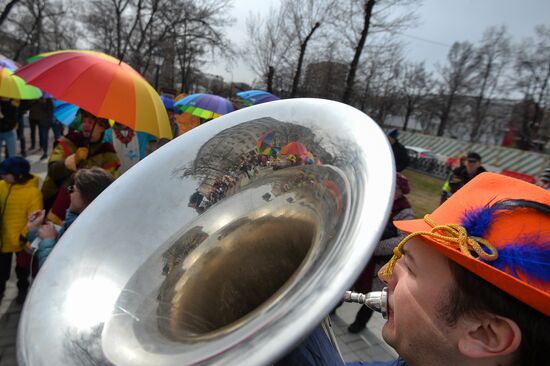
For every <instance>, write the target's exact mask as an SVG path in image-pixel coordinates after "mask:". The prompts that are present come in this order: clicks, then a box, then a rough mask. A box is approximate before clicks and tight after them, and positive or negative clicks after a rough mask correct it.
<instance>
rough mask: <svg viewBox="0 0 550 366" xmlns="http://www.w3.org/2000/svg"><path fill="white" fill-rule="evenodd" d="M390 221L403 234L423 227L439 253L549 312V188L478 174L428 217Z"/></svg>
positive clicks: (500, 176)
mask: <svg viewBox="0 0 550 366" xmlns="http://www.w3.org/2000/svg"><path fill="white" fill-rule="evenodd" d="M427 216H428V215H427ZM394 224H395V226H396V227H397V228H399V229H400V230H401V231H403V232H405V233H409V234H410V233H414V232H419V231H421V232H424V233H423V234H419V235H421V236H422V237H423V238H424V239H425V242H427V243H429V244H430V245H431V246H432V247H433V248H435V249H437V250H438V251H439V252H441V253H442V254H443V255H445V256H447V257H448V258H449V259H451V260H452V261H454V262H456V263H458V264H459V265H461V266H462V267H464V268H466V269H467V270H469V271H471V272H473V273H475V274H476V275H478V276H479V277H481V278H483V279H484V280H486V281H487V282H490V283H491V284H493V285H495V286H496V287H498V288H500V289H501V290H503V291H505V292H507V293H508V294H510V295H512V296H514V297H515V298H517V299H519V300H520V301H522V302H524V303H526V304H528V305H529V306H531V307H533V308H535V309H537V310H538V311H540V312H542V313H543V314H545V315H547V316H550V192H548V191H546V190H544V189H542V188H540V187H537V186H535V185H533V184H530V183H527V182H524V181H522V180H519V179H515V178H511V177H507V176H504V175H500V174H495V173H482V174H480V175H478V176H476V177H475V178H474V179H472V180H471V181H470V182H469V183H468V184H466V185H465V186H464V187H462V188H461V189H460V190H458V191H457V192H456V193H455V194H454V195H452V196H451V197H450V198H449V199H448V200H447V201H445V202H444V203H443V204H442V205H441V206H439V207H438V208H437V209H436V210H435V211H434V212H433V213H432V214H431V215H429V217H426V218H425V219H419V220H408V221H395V222H394ZM440 226H444V227H440ZM429 232H431V233H429ZM464 234H465V235H464ZM461 235H462V236H463V237H462V238H461ZM466 235H467V239H468V240H466V241H465V239H464V238H465V237H466ZM443 237H445V238H443ZM449 237H450V239H449ZM406 239H407V238H406ZM403 244H405V240H404V241H403V242H402V244H400V246H399V247H398V248H399V249H397V250H396V252H397V253H396V256H395V257H394V258H393V259H392V261H390V263H391V262H395V260H397V258H399V254H400V253H399V250H400V247H401V246H402V245H403ZM480 244H481V245H480ZM461 246H462V248H461ZM389 267H391V266H389ZM390 271H391V269H390Z"/></svg>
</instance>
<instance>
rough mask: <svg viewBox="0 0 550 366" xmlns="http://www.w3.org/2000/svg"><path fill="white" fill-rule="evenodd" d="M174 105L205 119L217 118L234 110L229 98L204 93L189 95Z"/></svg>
mask: <svg viewBox="0 0 550 366" xmlns="http://www.w3.org/2000/svg"><path fill="white" fill-rule="evenodd" d="M174 107H176V108H179V110H181V111H182V112H186V113H191V114H192V115H193V116H197V117H200V118H203V119H212V118H217V117H219V116H221V115H223V114H227V113H229V112H233V104H231V102H230V101H228V100H227V99H225V98H222V97H220V96H217V95H213V94H204V93H196V94H191V95H188V96H186V97H185V98H182V99H180V100H178V101H177V102H176V103H174Z"/></svg>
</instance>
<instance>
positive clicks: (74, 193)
mask: <svg viewBox="0 0 550 366" xmlns="http://www.w3.org/2000/svg"><path fill="white" fill-rule="evenodd" d="M113 180H114V178H113V176H112V175H111V174H110V173H109V172H107V171H106V170H103V169H101V168H97V167H93V168H90V169H80V170H78V171H77V172H76V173H75V176H74V183H73V184H72V185H70V186H69V187H68V190H69V194H70V205H69V208H68V209H67V214H66V215H65V221H64V222H63V226H62V227H56V226H54V224H53V223H52V222H50V221H48V222H46V223H45V224H42V222H43V221H44V217H45V211H44V210H40V211H37V212H34V213H33V215H32V216H31V218H30V219H29V221H28V222H27V229H28V231H29V233H28V235H27V238H28V240H29V241H34V240H37V242H35V244H34V245H33V247H35V248H36V255H37V257H38V262H39V265H40V266H42V265H43V264H44V261H45V260H46V258H47V257H48V255H49V254H50V252H51V251H52V249H53V248H54V247H55V245H56V244H57V241H58V240H59V238H60V237H61V236H62V235H63V233H64V232H65V231H66V230H67V229H68V228H69V226H70V225H71V224H72V223H73V222H74V220H75V219H76V218H77V217H78V215H80V213H81V212H82V211H84V209H85V208H86V207H88V205H89V204H90V203H92V201H93V200H94V199H95V198H96V197H97V196H99V194H100V193H101V192H103V190H104V189H105V188H107V187H108V186H109V185H110V184H111V183H112V182H113Z"/></svg>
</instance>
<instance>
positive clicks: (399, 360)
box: [346, 358, 407, 366]
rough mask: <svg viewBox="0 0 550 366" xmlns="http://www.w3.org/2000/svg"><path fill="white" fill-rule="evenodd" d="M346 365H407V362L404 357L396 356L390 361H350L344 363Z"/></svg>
mask: <svg viewBox="0 0 550 366" xmlns="http://www.w3.org/2000/svg"><path fill="white" fill-rule="evenodd" d="M346 366H407V363H406V362H405V360H404V359H402V358H398V359H397V360H391V361H372V362H351V363H346Z"/></svg>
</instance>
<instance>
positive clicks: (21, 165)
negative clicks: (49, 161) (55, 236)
mask: <svg viewBox="0 0 550 366" xmlns="http://www.w3.org/2000/svg"><path fill="white" fill-rule="evenodd" d="M30 170H31V166H30V164H29V162H28V161H27V160H25V159H24V158H22V157H19V156H14V157H10V158H7V159H6V160H4V161H3V162H2V163H1V164H0V177H1V178H2V180H1V181H0V225H1V231H0V240H1V243H0V245H1V248H2V250H1V253H0V298H2V297H3V296H4V290H5V289H6V282H7V281H8V279H9V278H10V273H11V266H12V257H13V253H16V256H17V260H16V266H15V274H16V275H17V288H18V290H19V292H18V295H17V299H16V302H17V303H18V304H22V303H23V302H24V301H25V297H26V295H27V290H28V288H29V281H28V277H29V274H30V270H31V268H30V265H29V264H30V256H29V255H28V254H27V253H25V252H24V251H22V246H21V243H22V242H24V238H25V235H26V233H27V229H26V227H25V224H26V222H27V218H28V217H29V215H30V214H31V212H34V211H36V210H40V209H42V194H41V193H40V189H38V176H36V175H34V174H31V173H30Z"/></svg>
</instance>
